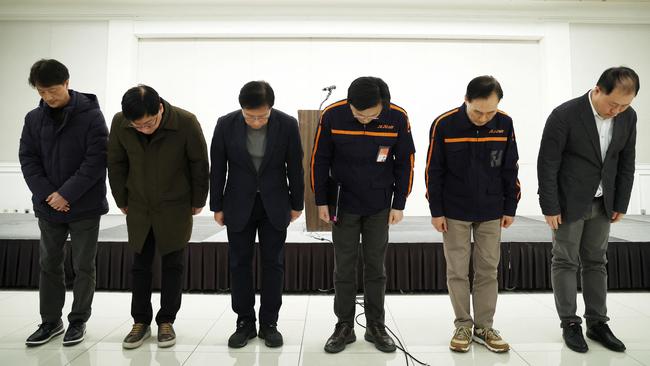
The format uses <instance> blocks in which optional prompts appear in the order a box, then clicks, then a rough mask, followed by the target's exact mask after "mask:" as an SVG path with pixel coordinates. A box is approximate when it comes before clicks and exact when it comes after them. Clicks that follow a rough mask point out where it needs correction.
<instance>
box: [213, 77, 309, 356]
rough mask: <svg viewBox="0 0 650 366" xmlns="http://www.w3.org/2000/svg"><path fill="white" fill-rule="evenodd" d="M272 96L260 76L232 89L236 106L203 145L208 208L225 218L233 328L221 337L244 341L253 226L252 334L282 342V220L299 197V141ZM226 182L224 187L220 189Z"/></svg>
mask: <svg viewBox="0 0 650 366" xmlns="http://www.w3.org/2000/svg"><path fill="white" fill-rule="evenodd" d="M274 102H275V96H274V93H273V89H272V88H271V86H270V85H269V84H268V83H267V82H265V81H251V82H249V83H247V84H246V85H244V86H243V87H242V89H241V91H240V93H239V104H240V105H241V108H242V109H241V110H237V111H234V112H232V113H229V114H227V115H225V116H222V117H221V118H219V120H218V121H217V126H216V128H215V130H214V136H213V138H212V147H211V149H210V154H211V160H212V170H211V175H210V177H211V179H210V181H211V185H210V209H211V210H212V211H214V220H215V221H216V222H217V223H218V224H219V225H226V229H227V233H228V256H229V260H230V289H231V291H232V292H231V295H232V309H233V311H234V312H235V313H237V329H236V331H235V333H233V334H232V335H231V336H230V338H229V339H228V346H229V347H232V348H240V347H244V346H245V345H246V344H247V343H248V340H249V339H251V338H254V337H255V336H256V335H258V333H257V331H256V327H255V321H256V318H255V308H254V306H255V285H254V281H253V272H252V267H251V265H252V261H253V253H254V244H255V234H256V233H257V234H258V235H259V240H260V254H261V262H262V286H261V294H260V297H261V299H260V303H261V306H260V313H259V321H260V329H259V337H260V338H262V339H264V343H265V344H266V346H268V347H279V346H282V344H283V340H282V335H281V334H280V332H278V330H277V328H276V326H277V321H278V312H279V311H280V306H281V305H282V288H283V285H284V244H285V239H286V237H287V226H289V223H290V222H293V221H294V220H296V219H297V218H298V217H300V215H301V213H302V209H303V205H304V182H303V168H302V146H301V144H300V134H299V132H298V122H297V121H296V119H295V118H293V117H291V116H289V115H287V114H285V113H283V112H281V111H279V110H277V109H273V103H274ZM224 187H225V189H224Z"/></svg>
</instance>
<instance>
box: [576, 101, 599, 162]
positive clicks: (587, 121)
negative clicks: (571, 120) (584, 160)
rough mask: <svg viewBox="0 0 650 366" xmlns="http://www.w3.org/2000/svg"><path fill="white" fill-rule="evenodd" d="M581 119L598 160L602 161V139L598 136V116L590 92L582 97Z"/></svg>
mask: <svg viewBox="0 0 650 366" xmlns="http://www.w3.org/2000/svg"><path fill="white" fill-rule="evenodd" d="M580 109H581V111H580V121H581V122H582V124H583V126H584V128H585V130H586V131H587V136H588V137H589V140H590V141H591V145H592V146H593V147H594V150H595V153H596V156H597V157H598V161H599V162H601V163H602V161H603V157H602V155H601V153H600V139H599V137H598V129H597V128H596V117H595V116H594V111H593V110H592V109H591V102H590V101H589V92H587V93H585V94H584V95H583V96H582V97H580Z"/></svg>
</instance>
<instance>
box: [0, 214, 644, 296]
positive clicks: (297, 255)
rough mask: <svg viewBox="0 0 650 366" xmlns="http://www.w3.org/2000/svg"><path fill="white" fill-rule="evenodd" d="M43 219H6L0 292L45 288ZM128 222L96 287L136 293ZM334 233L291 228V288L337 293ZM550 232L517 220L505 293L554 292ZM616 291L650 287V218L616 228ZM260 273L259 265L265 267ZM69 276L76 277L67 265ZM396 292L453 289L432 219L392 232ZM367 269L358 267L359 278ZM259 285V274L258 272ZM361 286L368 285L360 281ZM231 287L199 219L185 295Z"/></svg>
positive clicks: (2, 221) (503, 274)
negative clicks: (41, 255)
mask: <svg viewBox="0 0 650 366" xmlns="http://www.w3.org/2000/svg"><path fill="white" fill-rule="evenodd" d="M38 239H39V230H38V224H37V220H36V219H35V218H34V217H33V215H30V214H0V288H37V287H38V272H39V269H38ZM126 240H127V234H126V224H125V217H124V216H121V215H106V216H104V217H102V221H101V231H100V234H99V246H98V251H97V289H98V290H127V289H129V288H130V276H129V271H130V266H131V258H132V252H131V251H130V250H129V248H128V246H127V243H126ZM330 240H331V235H330V233H322V232H319V233H308V232H305V223H304V222H297V223H294V224H292V225H291V226H290V227H289V233H288V235H287V244H286V250H285V258H286V259H285V291H287V292H317V291H328V290H331V289H332V288H333V281H332V270H333V267H334V252H333V248H332V244H331V242H330ZM550 241H551V232H550V230H549V229H548V227H547V226H546V224H545V223H544V221H543V218H542V217H523V216H518V217H517V218H516V220H515V223H514V224H513V225H512V226H511V227H510V228H509V229H507V230H504V231H503V235H502V245H501V263H500V266H499V288H500V289H501V290H525V291H530V290H551V282H550V261H551V242H550ZM608 261H609V263H608V273H609V287H610V289H637V290H648V289H650V216H626V217H625V218H624V219H623V221H622V222H620V223H617V224H615V225H612V230H611V237H610V245H609V250H608ZM155 268H156V272H155V276H154V288H156V289H158V288H159V286H160V276H159V268H160V262H159V260H158V259H157V260H156V263H155ZM258 268H259V263H258ZM65 269H66V278H67V280H68V281H71V279H72V278H73V276H74V273H73V270H72V266H71V263H70V262H69V261H66V266H65ZM386 271H387V277H388V282H387V290H388V291H389V292H440V291H446V284H445V283H446V278H445V259H444V254H443V248H442V235H441V234H439V233H438V232H436V231H435V230H433V228H432V227H431V224H430V218H429V217H406V218H405V219H404V221H403V222H402V223H400V224H399V225H396V226H394V227H391V230H390V244H389V247H388V253H387V256H386ZM361 276H362V271H361V268H360V270H359V280H361ZM257 279H258V283H259V275H258V278H257ZM360 282H361V281H360ZM228 288H229V275H228V248H227V236H226V231H225V230H224V229H223V228H221V227H219V226H217V225H216V224H215V223H214V221H213V220H212V218H211V217H208V216H200V217H196V218H195V222H194V230H193V234H192V238H191V240H190V244H189V246H188V250H187V258H186V278H185V290H187V291H193V292H218V291H227V290H228Z"/></svg>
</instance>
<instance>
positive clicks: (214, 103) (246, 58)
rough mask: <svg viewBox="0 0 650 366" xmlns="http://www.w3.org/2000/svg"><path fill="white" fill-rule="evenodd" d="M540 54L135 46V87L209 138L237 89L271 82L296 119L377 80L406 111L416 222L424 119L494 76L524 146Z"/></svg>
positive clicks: (251, 43)
mask: <svg viewBox="0 0 650 366" xmlns="http://www.w3.org/2000/svg"><path fill="white" fill-rule="evenodd" d="M539 53H540V50H539V43H538V42H536V41H510V42H506V41H500V40H497V41H476V40H468V41H463V42H449V41H448V40H439V39H433V40H426V39H425V40H413V39H410V40H390V39H359V38H354V39H339V40H332V39H300V38H296V39H272V40H269V39H264V40H262V39H259V38H254V39H245V40H220V39H202V40H193V39H181V40H175V39H162V40H160V39H157V40H141V41H140V43H139V48H138V71H137V82H139V83H146V84H149V85H154V86H155V87H156V88H157V90H158V91H159V92H160V93H161V95H163V96H164V97H165V98H167V99H168V100H169V101H171V102H172V103H175V104H177V105H179V106H182V107H184V108H186V109H188V110H191V111H193V112H195V113H196V114H197V116H198V117H199V120H200V121H201V122H202V124H203V127H204V133H205V135H206V136H208V139H209V137H210V136H212V132H213V129H214V124H215V122H216V119H217V116H219V115H223V114H226V113H228V112H230V111H232V110H235V109H237V108H238V103H237V94H238V91H239V89H240V88H241V86H242V85H243V84H244V83H245V82H247V81H249V80H256V79H265V80H267V81H268V82H270V83H271V85H272V86H273V88H274V90H275V92H276V99H277V101H276V108H278V109H280V110H284V111H286V112H288V113H289V114H292V115H294V116H297V110H298V109H317V108H318V104H319V103H320V101H321V100H322V98H323V96H324V93H323V92H322V91H321V88H322V87H323V86H326V85H330V84H336V85H337V86H338V88H337V89H336V90H335V92H334V93H333V95H332V101H335V100H338V99H343V98H345V96H346V90H347V86H348V85H349V84H350V82H351V81H352V80H354V79H355V78H356V77H358V76H361V75H375V76H380V77H382V78H383V79H384V80H385V81H386V82H387V83H388V85H389V86H390V88H391V94H392V96H393V101H394V102H395V103H396V104H398V105H400V106H402V107H403V108H405V109H406V110H407V111H408V112H409V117H410V120H411V127H412V133H413V137H414V140H415V145H416V150H417V154H416V169H415V171H416V174H415V181H414V187H413V192H412V196H411V198H410V200H409V203H408V204H407V208H406V214H407V215H417V216H423V215H427V214H428V206H427V205H426V200H425V199H424V193H425V186H424V180H423V177H424V169H425V160H426V158H425V157H426V151H427V148H428V144H429V139H428V131H429V127H430V124H431V121H432V120H433V119H434V118H435V117H436V116H437V115H439V114H441V113H443V112H445V111H447V110H449V109H452V108H455V107H458V106H459V105H460V104H461V103H462V100H463V95H464V92H465V87H466V84H467V82H468V81H469V80H470V79H471V78H473V77H474V76H476V75H482V74H487V73H491V74H492V75H494V76H495V77H497V78H499V79H500V80H501V82H502V83H503V87H504V88H505V90H506V93H507V98H506V99H505V100H504V101H503V103H502V105H501V108H502V109H504V110H506V111H507V112H508V113H509V114H510V115H512V116H513V118H514V119H515V120H516V121H517V123H518V133H517V136H518V140H519V141H520V143H521V144H522V145H523V146H526V145H531V144H533V143H534V142H535V141H536V140H537V139H538V136H539V132H540V128H539V127H540V126H541V124H540V123H539V121H540V120H541V117H542V116H541V111H540V109H541V107H540V105H539V104H538V103H536V102H535V101H537V100H539V99H540V98H541V83H540V80H539V76H538V75H539V74H540V72H541V67H540V60H539ZM170 54H174V55H176V56H175V57H168V55H170ZM170 70H171V71H170ZM440 70H448V72H441V71H440ZM517 90H527V93H517V92H516V91H517ZM307 154H309V151H308V152H307ZM521 155H522V156H521V162H522V165H524V164H525V165H530V164H534V161H535V158H536V151H529V150H528V149H522V151H521ZM526 180H527V181H529V179H526ZM533 203H534V202H533Z"/></svg>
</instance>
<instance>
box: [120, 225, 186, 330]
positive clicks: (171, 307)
mask: <svg viewBox="0 0 650 366" xmlns="http://www.w3.org/2000/svg"><path fill="white" fill-rule="evenodd" d="M155 253H156V240H155V238H154V235H153V230H149V234H148V235H147V239H145V242H144V246H143V247H142V252H141V253H134V255H133V267H132V268H131V276H132V281H133V284H132V288H131V291H132V297H131V316H132V317H133V320H134V322H136V323H144V324H151V319H152V318H153V309H152V308H151V282H152V272H151V266H152V264H153V257H154V254H155ZM161 259H162V268H161V272H162V279H161V288H160V310H159V311H158V314H156V324H161V323H173V322H174V320H176V313H178V310H179V309H180V308H181V295H182V293H183V270H184V268H185V267H184V265H185V249H181V250H177V251H175V252H171V253H168V254H165V255H163V256H161Z"/></svg>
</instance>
